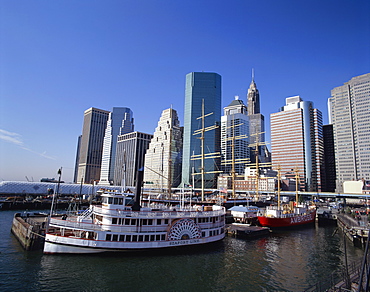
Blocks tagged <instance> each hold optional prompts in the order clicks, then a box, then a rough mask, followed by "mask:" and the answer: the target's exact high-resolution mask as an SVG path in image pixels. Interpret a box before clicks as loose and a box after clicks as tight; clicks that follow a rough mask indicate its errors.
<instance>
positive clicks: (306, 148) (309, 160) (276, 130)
mask: <svg viewBox="0 0 370 292" xmlns="http://www.w3.org/2000/svg"><path fill="white" fill-rule="evenodd" d="M270 118H271V147H272V165H273V168H274V169H278V167H280V169H281V174H282V175H284V174H286V173H292V172H293V173H294V172H295V171H296V170H298V172H299V177H300V179H299V180H300V189H301V190H306V191H321V176H322V172H323V169H322V166H323V133H322V114H321V112H320V111H319V110H318V109H314V107H313V103H312V102H310V101H303V100H302V99H301V98H300V97H299V96H293V97H289V98H286V105H285V106H284V107H282V108H281V109H280V112H278V113H273V114H271V115H270Z"/></svg>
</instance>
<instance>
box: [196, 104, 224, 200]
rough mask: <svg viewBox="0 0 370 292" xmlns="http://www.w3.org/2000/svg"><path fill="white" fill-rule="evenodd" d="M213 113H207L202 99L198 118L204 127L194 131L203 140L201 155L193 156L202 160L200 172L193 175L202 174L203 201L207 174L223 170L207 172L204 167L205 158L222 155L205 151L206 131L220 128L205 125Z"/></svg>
mask: <svg viewBox="0 0 370 292" xmlns="http://www.w3.org/2000/svg"><path fill="white" fill-rule="evenodd" d="M212 114H213V113H208V114H205V113H204V99H203V100H202V115H201V116H200V117H198V118H197V120H199V119H200V120H201V122H202V127H201V129H199V130H196V131H194V133H193V135H199V134H200V137H199V139H200V142H201V145H200V150H201V154H200V155H193V156H192V158H191V160H198V159H200V160H201V166H200V173H193V174H192V175H193V176H194V175H199V174H200V175H201V184H202V190H201V195H202V201H204V182H205V174H208V173H220V172H221V171H209V172H205V167H204V160H205V159H208V158H217V157H220V156H219V155H220V153H219V152H214V153H207V154H205V151H204V133H205V132H208V131H211V130H214V129H216V128H218V126H217V125H212V126H209V127H205V123H204V119H205V118H206V117H208V116H210V115H212ZM193 187H194V186H193Z"/></svg>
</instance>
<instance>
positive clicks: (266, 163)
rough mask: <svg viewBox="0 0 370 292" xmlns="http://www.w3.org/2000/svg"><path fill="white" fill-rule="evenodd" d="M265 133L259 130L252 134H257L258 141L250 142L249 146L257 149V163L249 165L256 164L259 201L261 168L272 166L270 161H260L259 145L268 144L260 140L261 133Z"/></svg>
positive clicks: (257, 197) (257, 196)
mask: <svg viewBox="0 0 370 292" xmlns="http://www.w3.org/2000/svg"><path fill="white" fill-rule="evenodd" d="M263 133H265V132H259V133H255V134H252V136H256V143H252V144H249V147H256V148H255V150H254V152H255V155H256V163H253V164H249V165H250V166H252V165H254V166H255V167H256V175H255V178H256V192H255V193H256V199H257V201H258V199H259V180H260V171H259V168H260V167H267V166H271V163H270V162H263V163H260V162H259V146H262V145H266V142H260V141H259V135H261V134H263Z"/></svg>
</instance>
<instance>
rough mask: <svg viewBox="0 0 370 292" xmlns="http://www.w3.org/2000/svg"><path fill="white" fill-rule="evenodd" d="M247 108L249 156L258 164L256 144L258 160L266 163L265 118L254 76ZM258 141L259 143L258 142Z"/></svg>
mask: <svg viewBox="0 0 370 292" xmlns="http://www.w3.org/2000/svg"><path fill="white" fill-rule="evenodd" d="M247 107H248V118H249V135H248V136H249V143H250V146H249V155H250V158H251V161H252V162H256V146H252V145H256V143H258V144H259V145H260V146H258V159H259V161H262V162H267V161H266V151H267V148H266V146H265V145H264V142H265V133H264V132H265V117H264V116H263V115H262V114H261V112H260V94H259V91H258V89H257V85H256V83H255V82H254V74H252V81H251V84H250V85H249V88H248V93H247ZM257 140H258V141H257Z"/></svg>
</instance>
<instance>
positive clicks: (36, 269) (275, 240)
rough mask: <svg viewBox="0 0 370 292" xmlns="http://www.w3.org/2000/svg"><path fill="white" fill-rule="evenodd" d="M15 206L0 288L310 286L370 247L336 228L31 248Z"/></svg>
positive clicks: (7, 219) (6, 222)
mask: <svg viewBox="0 0 370 292" xmlns="http://www.w3.org/2000/svg"><path fill="white" fill-rule="evenodd" d="M14 213H15V212H14V211H1V212H0V291H304V290H305V289H308V288H309V287H310V286H312V285H314V284H315V283H316V282H327V281H328V279H329V278H330V275H331V273H332V272H333V271H335V270H340V269H343V268H344V266H345V262H346V261H345V253H344V250H345V249H346V250H347V253H346V256H347V261H348V263H352V262H361V260H362V256H363V250H362V249H360V248H357V247H354V246H353V244H352V243H351V242H350V241H346V248H345V247H344V238H343V235H342V233H341V232H340V231H338V232H334V231H335V228H336V227H335V226H318V225H313V226H311V227H307V228H303V229H294V230H286V231H274V232H273V233H272V234H271V235H269V236H266V237H262V238H258V239H253V240H245V239H237V238H233V237H228V236H226V238H225V239H224V240H223V241H222V242H219V243H216V244H212V245H206V246H202V247H199V248H194V247H192V248H185V249H171V250H167V251H160V252H158V251H157V252H140V253H119V254H100V255H43V254H42V252H41V251H29V252H27V251H24V250H23V249H22V247H21V246H20V244H19V243H18V241H17V239H16V238H15V237H14V236H13V235H12V234H11V232H10V229H11V224H12V220H13V216H14Z"/></svg>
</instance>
